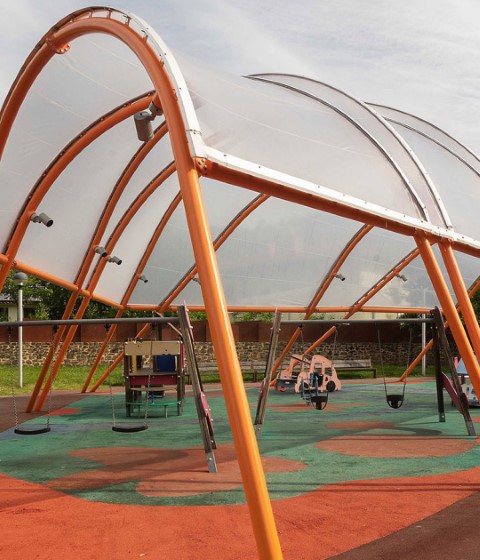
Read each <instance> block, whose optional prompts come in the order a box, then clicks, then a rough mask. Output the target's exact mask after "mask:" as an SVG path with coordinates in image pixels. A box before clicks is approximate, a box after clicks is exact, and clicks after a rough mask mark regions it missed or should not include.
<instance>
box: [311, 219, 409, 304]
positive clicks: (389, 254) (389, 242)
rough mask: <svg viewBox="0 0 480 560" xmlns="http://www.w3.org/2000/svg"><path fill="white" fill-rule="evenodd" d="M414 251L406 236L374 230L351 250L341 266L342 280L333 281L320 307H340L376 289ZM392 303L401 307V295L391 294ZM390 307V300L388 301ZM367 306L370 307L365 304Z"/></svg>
mask: <svg viewBox="0 0 480 560" xmlns="http://www.w3.org/2000/svg"><path fill="white" fill-rule="evenodd" d="M414 248H415V244H414V242H413V240H412V239H410V238H409V237H404V236H400V235H395V234H393V233H391V232H388V231H385V230H380V229H374V230H372V231H370V232H369V233H368V234H367V235H366V236H365V237H364V238H363V239H362V241H361V242H360V243H359V244H358V245H357V246H356V247H355V248H354V249H353V251H352V252H351V254H350V255H349V256H348V258H347V259H346V261H345V263H344V264H343V265H342V268H341V273H342V275H343V276H345V281H343V282H339V281H337V280H336V281H335V282H332V283H331V285H330V287H329V288H328V290H327V292H326V294H325V296H324V298H323V299H322V301H321V302H320V305H321V306H322V307H323V306H326V307H338V306H340V307H342V306H348V305H351V304H353V303H354V302H355V301H357V300H358V299H360V298H361V297H362V296H363V295H364V294H365V293H366V292H368V291H369V290H370V289H371V288H372V287H373V286H375V285H376V284H377V283H378V282H379V281H380V280H381V279H382V278H383V277H384V276H385V275H386V274H388V272H389V271H390V270H392V269H393V268H394V267H395V266H396V265H397V264H398V263H399V262H400V261H402V260H403V258H404V257H405V256H406V255H408V254H409V253H410V252H411V251H412V250H413V249H414ZM391 297H392V298H395V299H396V302H395V304H397V305H400V302H401V295H400V294H395V292H393V291H392V294H391ZM389 301H390V303H392V304H393V300H392V299H389ZM366 305H371V302H370V301H369V302H367V303H366Z"/></svg>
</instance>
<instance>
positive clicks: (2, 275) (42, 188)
mask: <svg viewBox="0 0 480 560" xmlns="http://www.w3.org/2000/svg"><path fill="white" fill-rule="evenodd" d="M144 106H145V101H144V100H143V99H140V100H137V101H135V102H134V103H133V104H132V105H127V106H122V107H121V108H119V109H118V110H116V111H114V112H112V113H110V114H109V115H107V116H106V117H105V118H104V119H100V120H98V121H97V122H96V123H95V125H94V126H92V127H89V128H88V129H86V131H85V132H84V133H81V134H80V135H78V136H77V138H76V139H75V141H73V142H72V143H71V144H70V145H69V146H67V147H66V149H65V150H64V151H62V152H61V153H60V155H59V156H58V157H57V158H56V159H55V160H54V161H53V162H52V164H51V165H50V167H49V168H48V170H46V174H45V175H44V176H42V178H41V179H40V180H39V181H38V182H37V184H36V185H35V186H34V188H33V189H32V191H31V193H30V195H29V197H28V198H27V203H26V204H25V206H24V208H23V211H22V213H21V214H20V215H19V217H18V221H17V224H16V227H15V229H14V231H13V233H12V235H11V237H10V241H9V242H8V246H7V249H6V251H5V255H6V257H7V264H5V265H3V266H2V269H1V271H0V290H1V289H3V285H4V283H5V280H6V278H7V276H8V273H9V271H10V268H11V266H12V264H13V261H14V259H15V256H16V254H17V251H18V248H19V247H20V244H21V242H22V240H23V238H24V236H25V232H26V231H27V228H28V226H29V224H30V218H31V216H32V214H33V213H34V212H36V211H37V208H38V206H39V205H40V203H41V201H42V200H43V198H44V196H45V195H46V194H47V192H48V191H49V190H50V188H51V187H52V185H53V183H54V182H55V181H56V179H57V178H58V176H59V175H60V174H61V173H62V172H63V171H64V170H65V168H66V167H67V165H68V164H69V163H71V162H72V161H73V160H74V158H75V157H77V156H78V155H79V154H80V152H81V151H82V150H84V149H85V148H86V147H87V146H88V145H89V144H91V142H93V141H94V140H95V139H96V138H98V137H99V136H101V135H102V134H103V133H104V132H106V131H107V130H109V129H110V128H111V127H112V126H115V125H116V124H118V123H119V122H121V121H123V120H124V119H126V118H129V117H131V116H132V115H134V114H135V113H136V112H137V111H139V110H141V108H142V107H144Z"/></svg>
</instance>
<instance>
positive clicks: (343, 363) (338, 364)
mask: <svg viewBox="0 0 480 560" xmlns="http://www.w3.org/2000/svg"><path fill="white" fill-rule="evenodd" d="M333 367H334V368H335V371H336V372H337V373H340V372H342V371H371V372H373V377H374V378H375V379H376V377H377V368H376V367H374V366H372V360H371V359H370V358H365V359H361V360H357V359H352V360H334V361H333Z"/></svg>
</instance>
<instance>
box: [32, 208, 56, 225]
mask: <svg viewBox="0 0 480 560" xmlns="http://www.w3.org/2000/svg"><path fill="white" fill-rule="evenodd" d="M30 221H31V222H34V223H36V224H43V225H44V226H46V227H51V226H53V220H52V218H50V217H49V216H47V215H46V214H45V213H44V212H41V213H40V214H35V213H34V214H32V215H31V216H30Z"/></svg>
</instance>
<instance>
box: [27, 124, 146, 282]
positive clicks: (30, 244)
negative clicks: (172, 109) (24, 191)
mask: <svg viewBox="0 0 480 560" xmlns="http://www.w3.org/2000/svg"><path fill="white" fill-rule="evenodd" d="M131 127H132V123H131V122H129V121H124V122H122V123H120V124H119V125H117V126H116V127H114V128H113V129H111V130H110V131H108V132H106V133H104V134H103V135H102V136H100V137H99V138H98V139H97V140H96V141H95V142H93V143H92V144H90V146H88V147H87V148H86V149H85V150H84V151H83V152H81V153H80V154H79V155H78V156H77V157H76V158H75V159H74V160H73V161H72V162H71V163H70V165H69V166H68V167H67V168H66V169H65V171H64V172H63V173H62V174H61V175H60V176H59V178H58V179H57V181H56V182H55V183H54V184H53V185H52V187H51V188H50V190H49V191H48V193H47V194H46V196H45V197H44V199H43V201H42V203H41V205H40V207H39V212H45V213H46V214H48V215H49V216H50V218H52V219H53V221H54V224H53V226H52V227H50V228H48V229H47V228H43V227H41V226H40V227H39V224H34V223H30V224H29V227H28V230H27V233H26V236H25V239H24V242H23V243H22V245H21V247H20V249H19V252H18V260H20V261H22V262H27V263H29V264H30V265H31V266H34V267H36V268H38V269H39V270H43V271H45V272H47V273H49V274H53V275H56V276H59V277H60V278H63V279H66V280H68V281H73V280H74V279H75V277H76V274H77V272H78V270H79V268H80V266H81V263H82V261H83V258H84V256H85V253H86V251H87V249H88V247H89V245H90V242H91V238H92V235H93V233H94V231H95V228H96V226H97V224H98V221H99V220H100V218H101V216H102V214H103V210H104V208H105V205H106V203H107V201H108V198H109V196H110V193H111V191H112V189H113V187H114V186H115V184H116V182H117V179H118V176H119V175H120V173H121V172H122V170H123V169H124V167H125V166H126V165H127V163H128V162H129V160H130V159H131V155H132V153H134V151H135V149H136V147H137V144H138V141H137V139H136V137H135V135H133V134H132V130H131Z"/></svg>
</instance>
